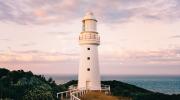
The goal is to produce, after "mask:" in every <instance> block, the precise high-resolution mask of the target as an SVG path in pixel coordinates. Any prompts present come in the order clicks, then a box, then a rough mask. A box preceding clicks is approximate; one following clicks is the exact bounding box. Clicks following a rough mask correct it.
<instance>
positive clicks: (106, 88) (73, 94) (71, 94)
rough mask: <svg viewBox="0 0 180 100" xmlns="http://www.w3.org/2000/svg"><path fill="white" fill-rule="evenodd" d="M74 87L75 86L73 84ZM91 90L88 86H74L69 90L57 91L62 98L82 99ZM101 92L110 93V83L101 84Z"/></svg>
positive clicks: (64, 99) (59, 97) (65, 99)
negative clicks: (78, 87)
mask: <svg viewBox="0 0 180 100" xmlns="http://www.w3.org/2000/svg"><path fill="white" fill-rule="evenodd" d="M73 87H74V86H73ZM89 91H90V90H88V89H86V88H81V89H77V87H76V88H73V89H70V90H69V91H64V92H59V93H57V98H58V99H60V100H67V99H69V100H81V99H80V97H81V96H83V95H84V94H86V93H87V92H89ZM99 91H101V92H104V93H105V94H110V85H103V84H102V85H101V90H99Z"/></svg>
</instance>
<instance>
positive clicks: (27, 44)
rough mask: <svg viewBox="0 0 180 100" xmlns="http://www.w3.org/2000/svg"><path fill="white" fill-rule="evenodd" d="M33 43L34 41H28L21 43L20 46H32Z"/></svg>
mask: <svg viewBox="0 0 180 100" xmlns="http://www.w3.org/2000/svg"><path fill="white" fill-rule="evenodd" d="M34 45H36V43H34V42H29V43H23V44H21V46H23V47H28V46H34Z"/></svg>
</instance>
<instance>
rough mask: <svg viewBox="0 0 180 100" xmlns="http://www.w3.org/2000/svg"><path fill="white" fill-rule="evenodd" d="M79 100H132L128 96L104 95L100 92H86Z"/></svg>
mask: <svg viewBox="0 0 180 100" xmlns="http://www.w3.org/2000/svg"><path fill="white" fill-rule="evenodd" d="M81 100H132V99H131V98H129V97H120V96H118V97H116V96H110V95H105V94H104V93H102V92H88V93H87V94H85V95H84V96H82V97H81Z"/></svg>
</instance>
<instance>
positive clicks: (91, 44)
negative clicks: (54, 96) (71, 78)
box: [78, 12, 101, 90]
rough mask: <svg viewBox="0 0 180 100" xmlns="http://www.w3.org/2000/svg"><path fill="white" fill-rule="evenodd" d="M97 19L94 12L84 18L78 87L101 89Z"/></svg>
mask: <svg viewBox="0 0 180 100" xmlns="http://www.w3.org/2000/svg"><path fill="white" fill-rule="evenodd" d="M96 24H97V20H96V18H95V17H94V14H93V13H92V12H88V13H86V15H85V16H84V18H83V20H82V32H81V33H80V35H79V45H80V63H79V73H78V89H88V90H101V79H100V73H99V59H98V46H99V45H100V37H99V35H98V32H97V29H96Z"/></svg>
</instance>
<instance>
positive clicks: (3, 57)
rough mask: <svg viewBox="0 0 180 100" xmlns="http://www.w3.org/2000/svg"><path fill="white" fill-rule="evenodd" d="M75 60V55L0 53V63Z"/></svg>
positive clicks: (26, 52)
mask: <svg viewBox="0 0 180 100" xmlns="http://www.w3.org/2000/svg"><path fill="white" fill-rule="evenodd" d="M73 59H77V54H63V53H59V52H55V53H49V52H41V51H36V50H32V51H7V52H1V53H0V62H1V63H12V62H16V63H18V62H19V63H23V62H27V63H51V62H62V61H66V60H73Z"/></svg>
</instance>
